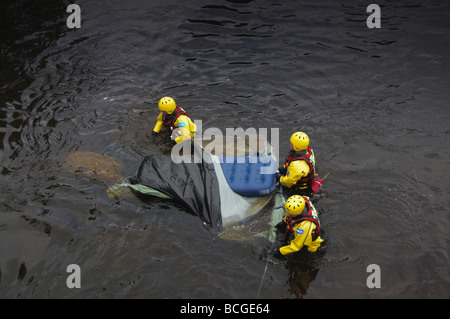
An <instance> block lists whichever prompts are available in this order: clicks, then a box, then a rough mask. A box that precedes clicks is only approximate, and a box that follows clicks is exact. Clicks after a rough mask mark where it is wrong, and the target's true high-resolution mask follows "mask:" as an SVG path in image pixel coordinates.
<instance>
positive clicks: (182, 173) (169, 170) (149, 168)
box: [130, 150, 222, 230]
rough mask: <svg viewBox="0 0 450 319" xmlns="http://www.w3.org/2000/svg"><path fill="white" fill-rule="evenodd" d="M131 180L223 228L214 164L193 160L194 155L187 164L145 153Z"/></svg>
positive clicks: (167, 156) (213, 226)
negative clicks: (164, 195)
mask: <svg viewBox="0 0 450 319" xmlns="http://www.w3.org/2000/svg"><path fill="white" fill-rule="evenodd" d="M196 151H199V150H196ZM209 163H211V162H209ZM130 182H131V183H132V184H142V185H145V186H148V187H151V188H154V189H156V190H159V191H161V192H163V193H166V194H168V195H170V196H172V197H173V198H174V200H176V201H177V202H179V203H181V204H183V205H184V206H185V207H186V210H187V211H188V212H189V213H191V214H194V215H196V216H199V217H200V219H201V220H202V221H204V222H205V223H206V224H208V225H209V226H211V227H212V228H214V229H217V230H220V229H222V215H221V210H220V192H219V184H218V180H217V176H216V173H215V170H214V165H213V164H208V163H207V162H206V161H205V160H202V161H201V163H194V160H193V158H192V160H191V162H190V163H187V162H182V163H179V164H177V163H175V162H174V161H172V159H171V157H170V155H148V156H146V157H145V158H144V160H143V161H142V163H141V165H140V167H139V170H138V172H137V175H136V177H134V178H131V179H130Z"/></svg>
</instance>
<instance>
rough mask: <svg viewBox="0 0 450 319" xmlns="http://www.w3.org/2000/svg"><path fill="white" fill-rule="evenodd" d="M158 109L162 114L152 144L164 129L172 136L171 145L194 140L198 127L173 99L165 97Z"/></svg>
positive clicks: (155, 128) (154, 129)
mask: <svg viewBox="0 0 450 319" xmlns="http://www.w3.org/2000/svg"><path fill="white" fill-rule="evenodd" d="M158 109H159V111H160V113H159V115H158V118H157V121H156V124H155V127H154V128H153V132H152V143H154V142H155V141H156V136H157V135H158V133H159V132H160V131H161V129H162V128H166V129H168V130H169V132H170V134H171V142H170V145H175V144H178V143H180V142H182V141H185V140H192V139H193V138H194V134H195V131H196V130H197V126H196V125H195V124H194V123H193V122H192V120H191V119H190V118H189V115H188V114H187V113H186V111H185V110H183V109H182V108H181V107H179V106H178V105H177V104H176V103H175V100H174V99H173V98H171V97H168V96H165V97H163V98H162V99H161V100H159V103H158ZM175 133H176V134H175Z"/></svg>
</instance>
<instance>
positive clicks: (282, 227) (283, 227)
mask: <svg viewBox="0 0 450 319" xmlns="http://www.w3.org/2000/svg"><path fill="white" fill-rule="evenodd" d="M286 226H287V224H286V223H285V222H284V221H283V220H282V221H281V222H279V223H278V224H276V225H275V226H274V228H275V229H276V230H277V233H278V232H281V233H285V232H286V230H287V228H286Z"/></svg>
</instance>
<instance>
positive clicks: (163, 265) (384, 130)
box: [0, 0, 450, 298]
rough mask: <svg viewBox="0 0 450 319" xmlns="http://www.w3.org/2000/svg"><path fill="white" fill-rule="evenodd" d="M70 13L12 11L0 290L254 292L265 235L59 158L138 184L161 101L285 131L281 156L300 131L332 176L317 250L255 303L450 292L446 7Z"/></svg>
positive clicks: (5, 59)
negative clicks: (219, 222)
mask: <svg viewBox="0 0 450 319" xmlns="http://www.w3.org/2000/svg"><path fill="white" fill-rule="evenodd" d="M77 4H79V5H80V7H81V9H82V12H81V15H82V27H81V28H80V29H76V30H75V29H74V30H70V29H67V27H66V18H67V16H68V14H67V13H66V6H67V3H65V2H62V1H56V0H54V1H50V2H49V1H45V2H44V1H25V0H22V1H6V2H5V3H4V4H2V10H3V12H4V13H2V21H1V22H0V24H1V28H0V35H1V38H2V40H1V42H0V52H1V58H0V74H1V77H0V85H1V90H0V171H1V175H0V178H1V194H2V195H1V201H0V207H1V210H0V212H1V213H0V216H1V217H0V243H1V244H0V256H1V258H0V295H1V296H2V297H6V298H29V297H38V298H46V297H64V298H70V297H88V298H90V297H99V298H102V297H106V298H110V297H113V298H121V297H125V298H142V297H144V298H223V297H225V298H229V297H231V298H255V297H256V295H257V292H258V288H259V285H260V283H261V276H262V274H263V271H264V267H265V265H266V261H267V258H266V256H265V255H264V253H265V252H266V251H267V250H268V249H269V247H270V246H269V244H268V243H265V242H255V243H246V242H236V241H225V240H220V239H218V238H217V236H216V234H215V233H213V232H212V231H211V230H210V229H207V228H205V227H204V226H203V225H201V223H199V222H198V220H197V219H195V217H194V216H190V215H189V214H185V212H184V210H183V207H180V206H179V205H177V204H176V203H168V202H166V201H164V200H162V199H152V200H146V201H144V200H141V199H139V198H134V197H131V198H130V197H127V198H116V199H111V198H109V197H108V195H107V193H106V189H108V188H109V187H110V186H111V185H112V184H113V183H114V182H112V181H110V180H108V179H103V178H92V177H89V176H83V175H82V174H72V173H70V172H69V171H67V170H66V169H65V167H64V163H63V159H64V158H66V157H67V156H69V154H72V153H75V152H95V153H99V154H104V155H105V156H111V157H114V158H118V159H120V161H121V164H122V165H123V169H122V171H121V175H122V176H125V177H126V176H131V175H134V174H135V172H136V169H137V167H138V166H139V163H140V162H141V160H142V158H143V156H145V155H147V154H161V153H162V154H169V152H170V149H169V148H168V147H167V146H166V145H152V144H150V143H149V138H150V136H151V132H150V131H151V129H152V127H153V125H154V121H155V120H156V116H157V112H156V103H157V101H158V100H159V98H160V97H162V96H165V95H169V96H173V97H174V98H175V99H176V100H177V103H179V105H180V106H182V107H185V108H186V109H189V114H190V116H191V117H192V118H193V119H198V120H202V121H203V125H204V127H205V128H207V127H217V128H218V129H220V130H221V131H225V129H226V128H228V127H243V128H248V127H255V128H273V127H276V128H279V129H280V153H281V154H287V152H288V150H289V142H288V141H289V137H290V135H291V134H292V132H294V131H295V130H299V129H301V130H303V131H305V132H307V133H308V135H309V136H310V138H311V140H312V143H313V145H314V149H315V153H316V157H317V162H318V165H319V168H320V169H321V171H322V172H328V171H330V176H329V177H328V178H327V180H326V183H325V186H324V188H323V193H322V194H321V196H320V198H318V200H317V202H316V203H315V205H316V207H317V208H318V209H319V212H320V214H321V222H322V223H323V228H324V229H325V232H326V245H324V247H323V250H322V253H321V254H319V255H317V256H313V257H307V256H298V257H293V258H291V259H288V260H283V261H278V262H276V263H275V262H273V263H270V262H269V264H268V267H267V274H266V277H265V280H264V282H263V286H262V290H261V295H260V296H261V298H301V297H303V298H318V297H320V298H323V297H325V298H326V297H330V298H349V297H350V298H351V297H363V298H366V297H368V298H383V297H384V298H389V297H402V298H403V297H407V298H408V297H412V298H417V297H420V298H423V297H425V298H427V297H428V298H429V297H432V298H436V297H437V298H442V297H443V298H445V297H449V294H448V291H450V289H449V288H450V274H449V272H448V264H449V258H448V253H447V251H448V246H449V244H450V242H449V239H448V236H447V232H446V230H448V229H449V227H450V219H449V217H448V213H447V210H446V208H447V207H448V206H449V204H450V203H449V199H448V193H449V186H448V180H449V176H448V170H447V167H448V164H449V152H448V146H447V145H448V137H449V134H450V131H449V129H448V123H449V117H450V116H449V115H450V114H449V109H448V106H447V103H448V100H449V93H448V90H447V89H446V87H447V86H448V78H449V73H448V70H450V66H449V61H450V59H449V57H450V52H449V50H448V48H449V47H450V45H449V40H448V36H447V31H448V27H447V24H448V23H447V20H448V19H447V16H446V12H448V10H449V5H448V4H447V3H445V2H442V1H428V2H427V3H426V4H416V3H411V4H406V5H404V4H399V3H391V2H388V1H384V2H383V3H379V4H380V6H381V13H382V20H381V25H382V27H381V29H368V28H367V27H366V24H365V19H366V17H367V12H366V5H364V4H362V3H357V2H349V1H344V2H343V3H337V2H335V1H327V0H321V1H316V2H314V3H307V4H305V3H303V2H301V1H290V0H289V1H283V2H279V1H267V2H266V1H264V2H261V1H258V0H254V1H225V0H223V1H219V2H208V1H201V0H194V1H190V2H189V3H178V2H177V3H175V2H172V1H152V2H151V3H150V2H148V1H143V0H142V1H139V0H135V1H131V2H126V3H125V2H120V1H108V2H105V3H102V5H100V4H99V3H97V2H92V1H84V0H83V1H78V2H77ZM260 256H262V257H260ZM73 263H76V264H78V265H80V267H81V269H82V273H83V278H82V288H81V289H78V290H70V289H68V288H67V286H66V285H65V279H66V273H65V269H66V267H67V266H68V265H69V264H73ZM373 263H375V264H378V265H379V266H380V268H381V272H382V288H381V289H376V290H375V289H374V290H371V289H368V288H367V286H366V278H367V276H368V274H367V273H366V267H367V266H368V265H369V264H373Z"/></svg>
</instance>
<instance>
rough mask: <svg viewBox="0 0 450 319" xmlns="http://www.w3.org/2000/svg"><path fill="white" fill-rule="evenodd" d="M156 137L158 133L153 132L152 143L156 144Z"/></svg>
mask: <svg viewBox="0 0 450 319" xmlns="http://www.w3.org/2000/svg"><path fill="white" fill-rule="evenodd" d="M156 135H158V133H156V132H155V131H153V132H152V143H155V142H156Z"/></svg>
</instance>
